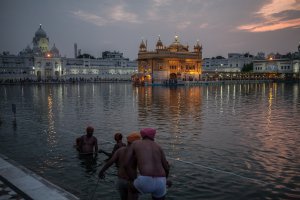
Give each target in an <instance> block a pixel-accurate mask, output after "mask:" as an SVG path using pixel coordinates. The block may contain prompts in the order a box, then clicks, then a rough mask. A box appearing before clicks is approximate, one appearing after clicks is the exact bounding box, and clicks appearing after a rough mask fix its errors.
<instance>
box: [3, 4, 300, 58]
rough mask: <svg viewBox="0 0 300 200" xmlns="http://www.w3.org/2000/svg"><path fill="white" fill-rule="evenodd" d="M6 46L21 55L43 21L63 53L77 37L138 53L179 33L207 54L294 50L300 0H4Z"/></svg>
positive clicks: (82, 42)
mask: <svg viewBox="0 0 300 200" xmlns="http://www.w3.org/2000/svg"><path fill="white" fill-rule="evenodd" d="M0 24H1V29H0V36H1V37H0V51H1V52H2V51H9V52H10V53H12V54H18V53H19V51H21V50H22V49H24V48H25V47H26V46H27V45H30V46H32V38H33V37H34V33H35V32H36V31H37V30H38V28H39V24H42V28H43V29H44V30H45V32H46V33H47V35H48V37H49V40H50V47H52V45H53V44H54V43H55V45H56V47H57V48H58V49H59V50H60V53H61V55H62V56H67V57H74V43H75V42H76V43H77V45H78V49H81V52H82V53H89V54H92V55H94V56H96V57H99V56H100V55H101V52H102V51H105V50H110V51H113V50H116V51H120V52H123V53H124V56H125V57H129V58H130V59H136V58H137V53H138V50H139V49H138V48H139V44H140V42H141V40H142V39H144V40H147V42H148V49H150V50H153V49H154V48H155V44H156V41H157V39H158V35H160V38H161V40H162V42H163V44H164V45H166V46H168V45H170V44H171V43H172V42H173V41H174V36H175V35H178V36H179V40H180V42H181V43H182V44H183V45H186V44H188V45H189V46H190V50H191V49H192V48H193V45H195V44H196V41H197V40H199V41H200V43H201V44H202V46H203V57H213V56H217V55H222V56H224V57H227V54H228V53H245V52H250V53H251V54H255V55H256V54H257V52H261V51H262V52H265V53H266V54H268V53H271V52H274V53H276V52H279V53H282V54H285V53H287V52H290V51H291V52H295V51H296V50H297V46H298V44H299V42H300V0H147V1H146V0H118V1H115V0H106V1H105V0H86V1H84V0H24V1H23V0H18V1H17V0H1V1H0Z"/></svg>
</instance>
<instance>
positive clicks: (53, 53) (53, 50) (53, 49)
mask: <svg viewBox="0 0 300 200" xmlns="http://www.w3.org/2000/svg"><path fill="white" fill-rule="evenodd" d="M50 53H51V55H52V56H53V57H60V55H59V50H58V49H57V48H56V46H55V44H54V45H53V47H52V48H51V50H50Z"/></svg>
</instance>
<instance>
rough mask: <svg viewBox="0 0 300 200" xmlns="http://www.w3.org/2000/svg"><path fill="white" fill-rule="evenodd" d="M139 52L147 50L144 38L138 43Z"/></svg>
mask: <svg viewBox="0 0 300 200" xmlns="http://www.w3.org/2000/svg"><path fill="white" fill-rule="evenodd" d="M139 51H140V52H146V51H147V47H146V45H145V43H144V40H142V42H141V44H140V50H139Z"/></svg>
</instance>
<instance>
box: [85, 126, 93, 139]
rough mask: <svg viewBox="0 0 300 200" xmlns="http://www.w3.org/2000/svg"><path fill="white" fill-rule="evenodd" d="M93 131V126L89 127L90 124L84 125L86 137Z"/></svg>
mask: <svg viewBox="0 0 300 200" xmlns="http://www.w3.org/2000/svg"><path fill="white" fill-rule="evenodd" d="M93 133H94V128H93V127H91V126H88V127H86V135H87V136H88V137H91V136H92V135H93Z"/></svg>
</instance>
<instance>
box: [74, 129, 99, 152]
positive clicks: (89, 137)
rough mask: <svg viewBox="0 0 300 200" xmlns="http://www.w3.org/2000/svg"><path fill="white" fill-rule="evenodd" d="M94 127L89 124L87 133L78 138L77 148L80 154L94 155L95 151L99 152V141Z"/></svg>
mask: <svg viewBox="0 0 300 200" xmlns="http://www.w3.org/2000/svg"><path fill="white" fill-rule="evenodd" d="M93 134H94V128H93V127H91V126H88V127H87V128H86V135H83V136H81V137H79V138H77V139H76V146H75V147H76V149H77V151H78V152H79V153H80V154H83V155H85V154H86V155H89V154H91V155H93V154H94V153H95V154H96V155H97V153H98V142H97V138H96V137H95V136H93Z"/></svg>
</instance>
